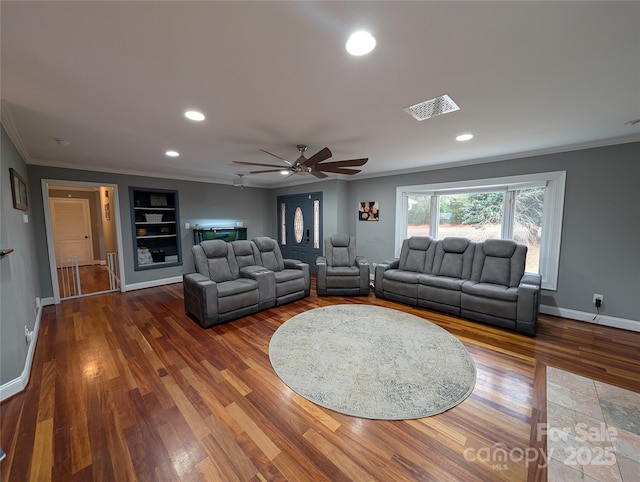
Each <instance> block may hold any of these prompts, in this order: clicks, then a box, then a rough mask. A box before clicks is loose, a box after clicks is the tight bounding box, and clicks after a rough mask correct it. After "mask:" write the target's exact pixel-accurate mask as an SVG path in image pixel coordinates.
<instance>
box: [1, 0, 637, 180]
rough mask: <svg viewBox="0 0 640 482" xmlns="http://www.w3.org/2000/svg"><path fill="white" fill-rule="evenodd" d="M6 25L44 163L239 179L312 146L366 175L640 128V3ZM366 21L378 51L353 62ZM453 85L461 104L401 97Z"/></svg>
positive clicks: (80, 16) (445, 90)
mask: <svg viewBox="0 0 640 482" xmlns="http://www.w3.org/2000/svg"><path fill="white" fill-rule="evenodd" d="M1 22H2V25H1V35H2V38H1V40H2V44H1V47H2V65H1V67H2V71H1V81H2V91H1V93H2V98H3V101H4V102H3V112H2V114H3V120H4V123H5V125H10V129H8V130H9V131H10V133H11V135H12V137H13V138H14V140H15V139H16V135H17V137H18V138H19V139H18V140H19V142H18V147H19V149H21V151H22V153H23V155H25V156H26V157H27V159H26V161H27V162H28V163H32V164H43V165H53V166H60V167H70V168H78V169H91V170H100V171H108V172H125V173H137V174H146V175H152V176H160V177H172V178H180V179H199V180H209V181H213V182H217V181H221V182H225V183H228V184H231V180H232V179H233V177H235V174H236V173H239V172H247V171H248V170H249V169H247V167H241V166H238V165H234V164H233V163H232V161H234V160H242V161H251V162H264V163H269V164H271V163H279V161H278V160H277V159H275V158H273V157H271V156H268V155H267V154H264V153H262V152H260V151H259V150H258V149H259V148H262V149H266V150H268V151H270V152H273V153H274V154H277V155H279V156H282V157H284V158H286V159H289V160H294V159H295V158H296V157H297V154H298V153H297V150H296V147H295V146H296V144H299V143H306V144H308V145H309V150H308V151H307V156H309V155H311V154H313V153H315V152H316V151H317V150H319V149H321V148H322V147H325V146H328V147H329V148H330V149H331V150H332V151H333V157H332V158H331V160H332V161H334V160H342V159H351V158H354V157H355V158H359V157H369V162H368V163H367V164H366V165H365V166H364V167H363V168H362V173H361V174H359V175H356V176H353V177H352V179H358V178H363V177H369V176H375V175H381V174H383V173H390V172H402V171H405V172H406V171H412V170H421V169H429V168H433V167H434V166H438V165H452V164H454V163H470V162H478V161H485V160H494V159H509V158H513V157H521V156H526V155H530V154H533V153H540V152H554V151H562V150H567V149H573V148H577V147H583V146H591V145H606V144H613V143H617V142H628V141H630V140H640V124H637V125H635V126H627V125H625V122H627V121H630V120H633V119H638V118H640V2H619V3H618V2H406V3H405V2H396V1H388V2H317V3H316V2H206V1H205V2H191V1H173V2H155V1H144V2H57V1H50V2H26V1H18V2H12V1H7V0H3V1H2V2H1ZM360 28H366V29H368V30H370V31H371V33H372V34H373V35H374V36H375V37H376V39H377V47H376V49H375V50H374V51H373V52H372V53H371V54H369V55H368V56H365V57H351V56H350V55H349V54H347V53H346V51H345V49H344V45H345V42H346V40H347V37H348V35H349V33H350V32H352V31H354V30H356V29H360ZM441 94H449V95H450V96H451V97H452V98H453V100H454V101H455V102H456V103H457V104H458V105H459V106H460V107H461V110H459V111H457V112H453V113H450V114H446V115H443V116H439V117H435V118H432V119H430V120H426V121H423V122H418V121H416V120H414V119H413V118H412V117H410V116H409V115H408V114H406V113H405V112H404V111H403V110H402V109H403V108H404V107H407V106H409V105H412V104H415V103H417V102H420V101H423V100H427V99H430V98H432V97H436V96H438V95H441ZM189 108H196V109H198V110H201V111H202V112H204V113H205V115H206V116H207V119H206V120H205V121H204V122H202V123H199V124H196V123H193V122H190V121H187V120H186V119H185V118H184V117H183V113H184V111H185V110H187V109H189ZM463 132H471V133H473V134H474V135H475V138H474V139H473V140H471V141H469V142H466V143H459V142H456V141H455V136H456V135H458V134H461V133H463ZM55 138H64V139H68V140H70V141H71V145H69V146H61V145H58V144H57V143H56V142H55ZM167 149H176V150H178V151H179V152H180V153H181V156H180V157H179V158H177V159H173V158H168V157H166V156H165V155H164V152H165V151H166V150H167ZM334 177H335V176H334ZM246 179H247V180H248V184H249V185H253V186H278V185H282V183H283V182H284V181H283V179H282V176H281V175H279V174H278V173H275V174H262V175H249V176H247V177H246ZM306 179H307V178H306V177H302V176H293V177H291V178H289V179H288V180H287V181H286V182H287V183H294V182H300V181H303V180H306ZM312 179H313V178H312Z"/></svg>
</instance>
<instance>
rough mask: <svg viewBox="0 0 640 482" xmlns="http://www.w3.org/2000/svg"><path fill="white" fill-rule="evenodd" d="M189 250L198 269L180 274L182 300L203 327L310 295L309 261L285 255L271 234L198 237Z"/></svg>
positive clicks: (186, 308)
mask: <svg viewBox="0 0 640 482" xmlns="http://www.w3.org/2000/svg"><path fill="white" fill-rule="evenodd" d="M191 250H192V252H193V260H194V264H195V269H196V272H195V273H188V274H184V275H183V277H182V278H183V290H184V304H185V310H186V312H187V314H189V315H191V316H192V317H193V318H195V319H196V320H197V321H198V323H200V325H201V326H202V327H203V328H209V327H211V326H214V325H217V324H220V323H224V322H227V321H230V320H234V319H236V318H240V317H242V316H246V315H249V314H251V313H255V312H257V311H260V310H264V309H267V308H271V307H273V306H278V305H282V304H284V303H288V302H290V301H294V300H297V299H300V298H303V297H305V296H308V295H309V292H310V288H311V283H310V278H309V265H308V264H306V263H303V262H301V261H298V260H295V259H283V257H282V253H281V252H280V247H279V246H278V243H277V242H276V241H275V240H274V239H271V238H267V237H260V238H255V239H253V240H251V241H245V240H243V241H232V242H230V243H229V242H227V241H223V240H212V241H202V242H201V243H200V244H197V245H195V246H193V247H192V248H191Z"/></svg>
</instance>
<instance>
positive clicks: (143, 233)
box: [136, 228, 147, 236]
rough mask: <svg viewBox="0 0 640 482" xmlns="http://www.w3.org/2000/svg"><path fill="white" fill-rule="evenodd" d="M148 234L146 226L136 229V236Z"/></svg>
mask: <svg viewBox="0 0 640 482" xmlns="http://www.w3.org/2000/svg"><path fill="white" fill-rule="evenodd" d="M146 234H147V230H146V229H145V228H138V229H136V236H145V235H146Z"/></svg>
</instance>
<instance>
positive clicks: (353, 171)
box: [312, 166, 360, 175]
mask: <svg viewBox="0 0 640 482" xmlns="http://www.w3.org/2000/svg"><path fill="white" fill-rule="evenodd" d="M316 170H317V171H322V172H332V173H334V174H348V175H351V174H358V173H359V172H360V169H342V168H341V167H329V168H328V169H325V168H324V167H323V166H320V168H317V169H316ZM312 172H313V171H312Z"/></svg>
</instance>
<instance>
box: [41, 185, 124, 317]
mask: <svg viewBox="0 0 640 482" xmlns="http://www.w3.org/2000/svg"><path fill="white" fill-rule="evenodd" d="M42 190H43V202H44V211H45V226H46V231H47V245H48V251H49V260H50V261H49V266H50V269H51V284H52V286H53V295H54V302H55V303H56V304H57V303H59V302H60V301H61V300H64V299H69V298H78V297H83V296H89V295H94V294H98V293H106V292H110V291H119V290H122V288H121V286H122V281H123V280H122V275H121V273H122V272H123V271H122V260H121V256H119V253H121V252H122V249H121V246H122V242H121V235H120V227H119V226H120V223H119V221H118V220H119V209H118V202H117V198H118V190H117V186H116V185H108V184H96V183H83V182H72V181H51V180H43V181H42Z"/></svg>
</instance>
